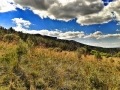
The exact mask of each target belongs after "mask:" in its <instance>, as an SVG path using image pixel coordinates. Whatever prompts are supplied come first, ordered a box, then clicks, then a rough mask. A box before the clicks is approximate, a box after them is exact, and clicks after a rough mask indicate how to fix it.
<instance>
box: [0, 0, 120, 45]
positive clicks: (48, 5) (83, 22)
mask: <svg viewBox="0 0 120 90" xmlns="http://www.w3.org/2000/svg"><path fill="white" fill-rule="evenodd" d="M119 6H120V0H103V1H102V0H66V1H65V0H49V1H48V0H30V1H29V0H24V1H21V0H4V1H2V0H1V1H0V8H1V9H0V25H1V26H4V27H6V28H9V27H13V28H14V29H15V30H16V31H22V32H25V33H39V34H42V35H49V36H55V37H58V38H60V39H67V40H75V41H77V42H80V43H84V44H88V45H92V46H100V47H120V42H119V41H120V7H119Z"/></svg>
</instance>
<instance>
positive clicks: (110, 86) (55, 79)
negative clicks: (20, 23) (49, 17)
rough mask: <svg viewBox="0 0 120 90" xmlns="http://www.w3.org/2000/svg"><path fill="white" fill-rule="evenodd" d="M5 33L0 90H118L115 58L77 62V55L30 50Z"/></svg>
mask: <svg viewBox="0 0 120 90" xmlns="http://www.w3.org/2000/svg"><path fill="white" fill-rule="evenodd" d="M6 33H7V32H6ZM6 33H4V30H3V31H1V32H0V90H120V59H119V58H113V57H110V58H105V57H103V59H102V60H97V59H96V58H94V56H93V55H87V56H85V57H84V55H82V58H78V56H79V55H78V52H77V51H62V52H61V51H60V50H59V49H58V50H57V49H56V48H45V47H44V45H42V43H41V44H40V45H42V47H41V46H40V45H37V46H34V45H32V42H31V41H30V40H28V42H25V41H23V40H21V39H20V37H19V36H18V35H17V34H6ZM11 37H13V38H11ZM44 40H45V39H44ZM46 43H47V42H46ZM79 54H80V53H79Z"/></svg>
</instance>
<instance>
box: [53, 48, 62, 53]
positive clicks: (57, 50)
mask: <svg viewBox="0 0 120 90" xmlns="http://www.w3.org/2000/svg"><path fill="white" fill-rule="evenodd" d="M54 51H55V52H62V49H61V48H55V49H54Z"/></svg>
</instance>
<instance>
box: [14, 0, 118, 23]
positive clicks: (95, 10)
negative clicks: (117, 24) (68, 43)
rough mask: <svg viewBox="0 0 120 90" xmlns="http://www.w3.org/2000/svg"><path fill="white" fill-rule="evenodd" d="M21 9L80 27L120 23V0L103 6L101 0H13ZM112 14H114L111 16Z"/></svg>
mask: <svg viewBox="0 0 120 90" xmlns="http://www.w3.org/2000/svg"><path fill="white" fill-rule="evenodd" d="M13 1H14V3H15V4H17V5H19V6H21V7H29V8H30V9H31V10H32V11H33V12H34V13H35V14H37V15H39V16H40V17H41V18H46V17H49V18H51V19H56V20H63V21H69V20H72V19H74V18H76V19H77V21H76V22H77V23H79V24H80V25H92V24H103V23H107V22H109V21H111V20H113V19H116V20H117V21H120V0H114V1H113V2H110V3H109V4H108V5H107V6H104V2H103V1H102V0H13ZM113 13H114V14H113Z"/></svg>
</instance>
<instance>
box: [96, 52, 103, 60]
mask: <svg viewBox="0 0 120 90" xmlns="http://www.w3.org/2000/svg"><path fill="white" fill-rule="evenodd" d="M95 58H96V59H97V60H101V59H102V56H101V55H100V53H99V52H97V53H96V54H95Z"/></svg>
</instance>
